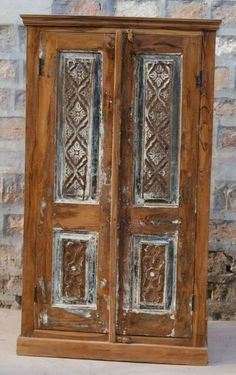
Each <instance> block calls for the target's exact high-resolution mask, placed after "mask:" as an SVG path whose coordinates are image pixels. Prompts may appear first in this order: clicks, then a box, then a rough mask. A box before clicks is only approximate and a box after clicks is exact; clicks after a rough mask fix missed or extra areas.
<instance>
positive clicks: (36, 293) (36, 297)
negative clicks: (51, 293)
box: [34, 286, 38, 303]
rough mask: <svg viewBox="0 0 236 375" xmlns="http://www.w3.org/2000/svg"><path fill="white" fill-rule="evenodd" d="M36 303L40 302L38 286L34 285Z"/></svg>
mask: <svg viewBox="0 0 236 375" xmlns="http://www.w3.org/2000/svg"><path fill="white" fill-rule="evenodd" d="M34 303H38V287H37V286H35V287H34Z"/></svg>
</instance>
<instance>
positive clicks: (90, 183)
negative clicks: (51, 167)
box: [57, 52, 101, 201]
mask: <svg viewBox="0 0 236 375" xmlns="http://www.w3.org/2000/svg"><path fill="white" fill-rule="evenodd" d="M58 72H59V75H58V129H57V131H58V136H57V198H58V199H66V200H68V199H69V200H71V199H73V200H77V201H78V200H79V201H88V200H95V199H96V197H97V175H98V156H99V155H98V153H99V126H100V106H101V103H100V93H101V55H100V54H99V53H92V52H91V53H89V52H87V53H84V52H61V53H60V59H59V70H58Z"/></svg>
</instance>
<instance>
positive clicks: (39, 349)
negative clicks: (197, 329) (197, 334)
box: [17, 336, 208, 365]
mask: <svg viewBox="0 0 236 375" xmlns="http://www.w3.org/2000/svg"><path fill="white" fill-rule="evenodd" d="M17 355H26V356H40V357H41V356H42V357H59V358H80V359H94V360H98V359H102V360H108V361H122V362H123V361H124V362H127V361H128V362H146V363H166V364H177V365H206V364H207V363H208V350H207V348H206V347H201V348H199V347H185V346H182V347H178V346H167V345H145V344H118V343H107V342H99V343H98V342H88V341H81V342H80V341H77V340H60V339H41V338H35V337H23V336H19V337H18V340H17Z"/></svg>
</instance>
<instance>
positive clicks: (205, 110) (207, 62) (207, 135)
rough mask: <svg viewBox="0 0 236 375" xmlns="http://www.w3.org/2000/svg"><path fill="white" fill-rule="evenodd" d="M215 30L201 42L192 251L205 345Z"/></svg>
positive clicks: (197, 330) (197, 337)
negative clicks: (194, 240) (194, 242)
mask: <svg viewBox="0 0 236 375" xmlns="http://www.w3.org/2000/svg"><path fill="white" fill-rule="evenodd" d="M214 55H215V32H206V33H205V34H204V37H203V43H202V70H203V72H204V82H203V87H202V89H201V90H202V92H201V102H200V121H199V146H198V147H199V149H198V182H197V185H198V193H197V232H196V233H197V235H196V251H195V283H194V305H195V307H194V308H195V311H194V324H193V343H194V345H195V346H204V345H205V341H206V321H205V320H206V290H207V264H208V225H209V205H210V170H211V153H212V141H211V139H212V119H213V92H214Z"/></svg>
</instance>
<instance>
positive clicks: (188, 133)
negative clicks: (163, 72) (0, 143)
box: [175, 37, 201, 337]
mask: <svg viewBox="0 0 236 375" xmlns="http://www.w3.org/2000/svg"><path fill="white" fill-rule="evenodd" d="M200 59H201V38H200V37H195V38H185V39H184V52H183V78H182V80H183V82H182V91H183V94H182V124H181V141H180V181H179V216H180V217H181V220H182V224H181V226H180V229H179V241H178V250H177V258H178V263H177V277H176V301H179V302H177V303H176V328H175V333H176V337H182V336H184V337H191V336H192V294H193V282H194V239H195V230H196V229H195V196H196V176H197V161H196V160H197V157H196V154H197V132H196V126H197V124H198V113H199V100H200V94H199V90H198V89H197V87H196V76H197V75H198V73H199V71H200V69H201V61H200Z"/></svg>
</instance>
